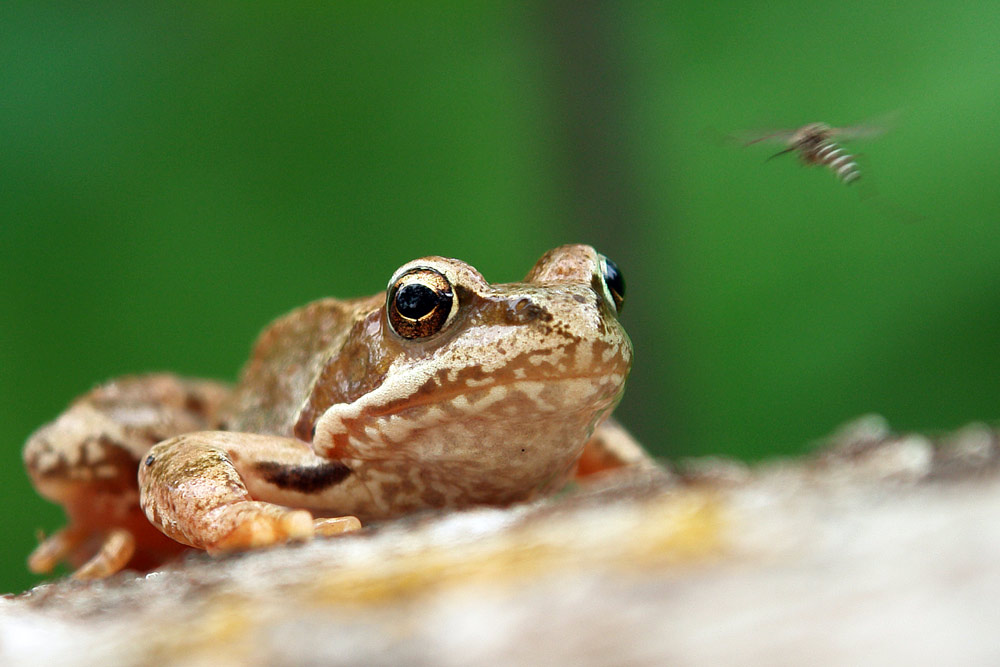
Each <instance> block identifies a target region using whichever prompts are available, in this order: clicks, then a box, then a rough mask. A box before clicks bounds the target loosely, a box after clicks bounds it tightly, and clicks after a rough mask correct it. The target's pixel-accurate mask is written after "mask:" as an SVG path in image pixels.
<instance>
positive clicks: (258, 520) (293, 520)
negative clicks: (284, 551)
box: [205, 501, 313, 554]
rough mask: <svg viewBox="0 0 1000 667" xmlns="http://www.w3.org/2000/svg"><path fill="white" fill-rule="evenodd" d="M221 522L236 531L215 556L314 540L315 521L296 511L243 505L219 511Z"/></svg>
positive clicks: (215, 548) (214, 549)
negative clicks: (231, 526)
mask: <svg viewBox="0 0 1000 667" xmlns="http://www.w3.org/2000/svg"><path fill="white" fill-rule="evenodd" d="M219 510H220V511H219V513H218V516H217V517H215V519H216V520H217V521H219V522H220V523H222V524H232V525H233V528H232V529H231V530H229V531H228V532H226V533H225V535H224V536H223V537H222V538H220V539H218V540H216V541H215V542H214V543H213V544H209V545H206V547H205V548H206V549H207V550H208V552H209V553H212V554H222V553H228V552H232V551H246V550H249V549H260V548H262V547H269V546H272V545H275V544H282V543H284V542H301V541H306V540H309V539H311V538H312V536H313V517H312V514H310V513H309V512H308V511H306V510H293V509H289V508H287V507H282V506H281V505H273V504H271V503H262V502H253V501H248V502H240V503H234V504H232V505H227V506H225V507H221V508H219Z"/></svg>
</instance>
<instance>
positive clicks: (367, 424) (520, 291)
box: [300, 245, 632, 507]
mask: <svg viewBox="0 0 1000 667" xmlns="http://www.w3.org/2000/svg"><path fill="white" fill-rule="evenodd" d="M624 292H625V289H624V280H623V278H622V275H621V273H620V272H619V270H618V267H617V266H615V264H614V263H613V262H611V261H610V260H609V259H607V258H606V257H604V256H603V255H601V254H599V253H597V252H596V251H595V250H594V249H593V248H591V247H589V246H584V245H567V246H562V247H560V248H556V249H554V250H551V251H549V252H548V253H546V254H545V255H544V256H543V257H542V258H541V259H540V260H539V261H538V263H537V264H535V266H534V268H533V269H532V270H531V271H530V272H529V273H528V275H527V277H526V278H525V280H524V282H520V283H510V284H498V285H491V284H489V283H488V282H486V280H484V279H483V277H482V275H480V274H479V272H478V271H476V270H475V269H474V268H472V267H471V266H469V265H468V264H465V263H464V262H460V261H458V260H454V259H445V258H442V257H425V258H423V259H418V260H415V261H412V262H409V263H407V264H404V265H403V266H401V267H400V268H399V269H398V270H397V271H396V272H395V273H394V274H393V276H392V278H391V279H390V280H389V285H388V290H387V292H386V297H385V302H384V306H382V307H380V308H378V309H377V310H376V311H373V312H371V313H369V314H368V315H367V316H366V317H364V318H362V319H359V321H358V322H357V323H356V324H355V325H354V331H352V334H351V335H350V336H348V338H347V342H346V343H345V346H344V348H343V349H342V350H341V351H340V353H339V354H336V355H334V356H333V357H332V358H331V359H330V360H329V362H328V363H327V366H326V367H325V369H324V370H323V372H322V373H321V374H320V377H319V382H318V383H317V392H314V396H313V397H312V399H310V400H313V401H314V402H315V400H318V401H319V404H318V405H316V406H315V407H316V408H317V409H315V410H314V411H313V414H315V415H316V417H315V419H314V421H313V423H314V426H315V428H314V435H313V446H314V448H315V449H316V451H317V452H318V453H319V454H321V455H324V456H326V457H328V458H332V459H337V460H340V461H343V462H345V463H347V465H348V466H350V467H352V469H354V470H355V471H356V472H358V473H359V474H360V475H361V476H362V477H365V478H366V479H368V480H369V482H370V485H371V484H375V485H377V486H379V487H380V488H379V489H378V490H376V491H375V495H376V497H385V496H387V494H395V495H393V496H392V503H394V506H396V507H399V506H401V505H405V504H406V500H407V499H406V497H405V496H406V495H407V494H410V495H413V496H414V498H416V497H417V496H418V495H419V501H417V500H415V501H414V505H415V506H427V505H428V504H430V505H432V506H433V505H438V506H454V505H464V504H472V503H480V502H486V503H501V502H509V501H513V500H518V499H521V498H525V497H530V496H531V495H532V494H533V493H535V492H537V491H541V490H545V489H547V488H548V487H551V486H552V485H555V484H559V483H562V482H563V481H564V480H565V478H566V475H567V474H568V473H569V472H570V471H571V469H572V467H573V465H574V463H575V462H576V460H577V458H578V457H579V455H580V452H581V450H582V447H583V444H584V442H585V441H586V440H587V438H588V437H589V436H590V435H591V433H592V432H593V430H594V428H595V426H596V425H597V424H598V423H599V422H600V421H602V420H603V419H604V418H605V417H607V415H608V414H609V413H610V412H611V410H612V409H613V408H614V406H615V405H616V404H617V402H618V400H619V398H620V397H621V394H622V391H623V390H624V386H625V378H626V376H627V375H628V371H629V368H630V366H631V364H632V345H631V343H630V341H629V339H628V336H627V335H626V334H625V331H624V329H622V326H621V324H619V322H618V313H619V311H620V310H621V307H622V302H623V297H624ZM323 404H325V405H323ZM307 408H308V406H307ZM306 412H308V409H307V411H306ZM304 414H305V413H304ZM300 424H301V422H300ZM366 471H367V472H366ZM400 494H402V496H403V497H401V496H400Z"/></svg>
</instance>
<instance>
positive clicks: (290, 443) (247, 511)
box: [139, 431, 361, 554]
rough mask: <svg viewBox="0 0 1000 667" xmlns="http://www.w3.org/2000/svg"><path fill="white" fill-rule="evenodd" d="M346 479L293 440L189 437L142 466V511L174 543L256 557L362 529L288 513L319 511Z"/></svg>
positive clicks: (159, 448) (170, 443) (350, 522)
mask: <svg viewBox="0 0 1000 667" xmlns="http://www.w3.org/2000/svg"><path fill="white" fill-rule="evenodd" d="M338 466H339V467H338ZM344 471H346V468H344V467H343V466H342V465H340V464H334V463H331V462H329V461H326V460H323V459H319V458H318V457H317V456H316V455H315V454H313V453H312V451H311V449H310V448H309V447H308V445H306V444H305V443H303V442H301V441H298V440H293V439H291V438H280V437H276V436H261V435H254V434H249V433H230V432H219V431H206V432H201V433H190V434H186V435H182V436H178V437H176V438H172V439H170V440H167V441H165V442H162V443H160V444H158V445H156V446H155V447H153V448H152V449H151V450H150V451H149V455H148V456H147V457H146V459H145V460H144V461H143V463H142V464H141V465H140V466H139V489H140V504H141V505H142V508H143V510H144V511H145V513H146V516H147V517H148V519H149V521H150V522H151V523H152V524H153V525H154V526H156V527H157V528H159V529H160V530H161V531H163V532H164V533H165V534H166V535H168V536H169V537H171V538H173V539H175V540H177V541H178V542H182V543H184V544H188V545H191V546H194V547H197V548H199V549H205V550H206V551H208V552H209V553H212V554H221V553H228V552H233V551H245V550H248V549H258V548H261V547H267V546H271V545H275V544H282V543H285V542H300V541H306V540H309V539H312V537H313V536H314V535H336V534H340V533H344V532H348V531H351V530H356V529H357V528H360V527H361V523H360V521H358V519H357V518H355V517H353V516H344V517H334V518H314V517H313V515H312V513H311V512H309V511H307V510H302V509H293V508H292V507H290V506H295V505H307V506H311V507H318V506H324V503H323V501H322V497H323V496H322V491H324V490H325V489H327V488H328V487H329V486H332V485H334V484H336V483H337V482H339V481H342V480H343V479H344V477H346V476H347V475H348V474H349V472H344ZM271 501H276V502H271ZM280 503H284V504H280Z"/></svg>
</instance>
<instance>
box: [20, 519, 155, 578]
mask: <svg viewBox="0 0 1000 667" xmlns="http://www.w3.org/2000/svg"><path fill="white" fill-rule="evenodd" d="M98 540H100V541H99V543H98ZM95 543H98V544H99V546H98V548H97V552H96V553H93V551H92V550H93V548H94V544H95ZM91 553H93V555H92V556H90V557H89V558H88V556H89V555H90V554H91ZM134 553H135V537H133V535H132V533H131V532H129V531H128V530H126V529H124V528H114V529H112V530H110V531H109V532H107V533H105V534H101V533H95V532H93V531H90V530H88V529H86V528H82V527H79V526H67V527H66V528H63V529H62V530H60V531H58V532H56V533H55V534H53V535H52V536H50V537H48V538H47V539H45V540H44V541H43V542H42V543H41V544H39V545H38V546H37V547H35V550H34V551H32V552H31V555H30V556H28V569H29V570H31V571H32V572H34V573H35V574H44V573H46V572H51V571H52V569H53V568H54V567H55V566H56V565H58V564H59V563H62V562H64V561H68V562H70V563H74V562H75V563H80V562H83V565H82V566H80V567H79V568H78V569H77V570H76V571H75V572H73V578H75V579H100V578H102V577H108V576H111V575H112V574H114V573H115V572H118V571H119V570H121V569H122V568H123V567H125V565H126V563H128V562H129V560H130V559H131V558H132V555H133V554H134Z"/></svg>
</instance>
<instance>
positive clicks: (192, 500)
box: [24, 245, 649, 578]
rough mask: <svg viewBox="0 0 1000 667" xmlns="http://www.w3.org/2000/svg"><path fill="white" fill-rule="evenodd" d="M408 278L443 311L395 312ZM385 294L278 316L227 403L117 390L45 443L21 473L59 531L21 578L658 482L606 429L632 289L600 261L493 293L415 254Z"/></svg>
mask: <svg viewBox="0 0 1000 667" xmlns="http://www.w3.org/2000/svg"><path fill="white" fill-rule="evenodd" d="M610 266H611V267H613V264H612V265H610ZM428 276H429V278H430V282H429V283H428V282H427V280H428ZM435 280H436V281H437V282H434V281H435ZM414 281H415V282H417V283H419V286H418V288H415V289H417V290H418V293H417V294H418V296H421V297H422V298H423V297H426V295H427V294H429V293H430V292H428V291H427V288H426V285H428V284H430V285H432V286H433V287H434V290H438V291H437V292H433V294H434V295H436V296H434V297H433V298H434V299H438V298H439V297H441V295H443V294H444V295H446V297H447V300H442V301H440V303H438V302H437V301H433V299H432V302H431V306H432V307H433V310H432V312H429V314H427V315H426V316H424V315H423V314H422V313H423V311H422V310H420V309H421V308H425V307H426V305H427V302H426V299H425V300H424V301H421V300H420V299H419V298H418V299H416V300H413V301H408V300H407V299H406V298H404V296H403V294H404V290H403V286H405V285H407V284H409V283H410V282H414ZM609 285H610V287H609ZM389 286H390V292H389V297H388V299H387V297H386V294H385V293H382V294H378V295H375V296H373V297H369V298H363V299H355V300H350V301H338V300H335V299H325V300H321V301H317V302H315V303H312V304H309V305H307V306H304V307H302V308H300V309H298V310H295V311H293V312H291V313H289V314H288V315H286V316H284V317H282V318H280V319H278V320H277V321H275V322H274V323H272V324H271V325H270V326H269V327H268V328H267V329H265V330H264V332H263V333H262V334H261V336H260V338H259V339H258V341H257V343H256V345H255V347H254V351H253V356H252V357H251V359H250V361H249V363H248V364H247V366H246V368H245V369H244V371H243V373H242V376H241V379H240V382H239V384H238V385H237V386H236V387H235V388H234V389H233V390H229V389H228V388H227V387H225V386H223V385H220V384H217V383H214V382H208V381H197V380H186V379H181V378H177V377H174V376H170V375H147V376H139V377H130V378H123V379H120V380H116V381H112V382H110V383H108V384H106V385H103V386H100V387H98V388H96V389H94V390H93V391H91V392H90V393H89V394H87V395H85V396H83V397H81V398H80V399H78V400H77V401H76V402H74V403H73V405H71V406H70V408H69V409H68V410H67V411H66V413H64V414H63V415H62V416H60V417H59V419H57V420H56V421H55V422H53V423H51V424H49V425H46V426H44V427H42V428H41V429H39V430H38V431H37V432H36V433H35V434H34V435H32V436H31V438H30V439H29V440H28V442H27V444H26V445H25V449H24V459H25V464H26V466H27V469H28V472H29V474H30V475H31V479H32V482H33V483H34V485H35V487H36V488H37V489H38V491H39V493H41V494H42V495H44V496H46V497H47V498H50V499H52V500H54V501H56V502H58V503H60V504H62V505H63V506H64V507H65V508H66V513H67V516H68V518H69V522H68V526H67V527H66V528H64V529H63V530H62V531H60V532H58V533H56V534H55V535H53V536H52V537H50V538H48V539H47V540H46V541H44V542H43V543H42V544H41V545H39V547H38V548H37V549H36V550H35V552H34V553H33V554H32V555H31V557H30V559H29V565H30V567H31V568H32V569H33V570H35V571H48V570H49V569H51V568H52V567H54V566H55V564H56V563H58V562H59V561H61V560H68V561H69V562H70V563H71V564H73V565H75V566H77V567H78V568H79V569H78V570H77V572H76V576H78V577H81V578H88V577H100V576H107V575H109V574H111V573H113V572H115V571H117V570H118V569H120V568H122V567H126V566H130V567H136V568H140V569H148V568H151V567H155V566H156V565H157V564H159V563H160V562H162V561H163V560H165V559H167V558H169V557H171V556H172V555H174V554H176V553H178V552H179V551H181V550H183V549H184V548H185V547H184V546H183V545H189V546H192V547H197V548H200V549H205V550H207V551H209V552H211V553H223V552H227V551H234V550H242V549H249V548H255V547H261V546H267V545H271V544H276V543H281V542H285V541H289V540H303V539H309V538H310V537H312V536H313V535H314V534H335V533H339V532H344V531H348V530H352V529H354V528H357V527H359V526H360V521H366V522H367V521H371V520H378V519H384V518H389V517H393V516H398V515H401V514H404V513H407V512H412V511H415V510H421V509H427V508H460V507H467V506H472V505H480V504H488V505H506V504H509V503H513V502H518V501H523V500H528V499H531V498H535V497H538V496H539V495H542V494H545V493H549V492H552V491H553V490H556V489H558V488H560V487H561V486H563V485H564V484H565V483H566V482H567V481H568V480H569V479H570V478H571V477H572V476H573V475H574V474H576V475H578V476H582V475H586V474H592V473H594V472H599V471H602V470H606V469H610V468H616V467H620V466H623V465H649V458H648V457H647V455H646V454H645V452H644V451H643V450H642V448H641V447H639V446H638V445H637V444H636V443H635V442H634V441H633V440H632V439H631V438H630V437H629V436H628V434H627V433H625V432H624V431H623V430H622V429H621V428H620V427H618V426H617V425H615V424H613V423H610V422H607V421H606V419H607V417H608V415H609V414H610V413H611V411H612V409H613V408H614V406H615V405H616V404H617V402H618V400H619V398H620V397H621V394H622V391H623V389H624V383H625V378H626V376H627V374H628V370H629V367H630V366H631V363H632V347H631V344H630V342H629V340H628V337H627V336H626V334H625V332H624V330H623V329H622V327H621V325H620V324H619V323H618V318H617V313H618V309H619V308H620V306H621V296H623V294H619V292H623V291H624V284H623V283H622V284H618V283H615V279H614V271H612V270H611V269H609V268H608V263H607V262H606V260H605V259H604V258H603V257H602V256H601V255H599V254H597V253H596V252H595V251H594V250H593V248H590V247H589V246H581V245H571V246H563V247H560V248H556V249H555V250H552V251H550V252H549V253H547V254H546V255H545V256H543V257H542V258H541V259H540V260H539V261H538V263H537V264H536V265H535V267H534V268H533V269H532V270H531V272H530V273H529V274H528V276H527V277H526V278H525V281H524V282H522V283H511V284H501V285H491V284H489V283H487V282H486V281H485V280H484V279H483V277H482V276H481V275H480V274H479V273H478V272H477V271H476V270H475V269H473V268H472V267H470V266H469V265H467V264H464V263H463V262H460V261H457V260H454V259H445V258H441V257H426V258H423V259H419V260H415V261H413V262H410V263H408V264H405V265H404V266H403V267H401V268H400V269H399V270H397V271H396V273H395V274H394V275H393V278H392V279H391V280H390V281H389ZM397 290H398V291H397ZM419 290H423V291H419ZM411 294H412V292H411ZM442 298H443V297H442ZM411 315H412V316H413V317H412V318H411V317H410V316H411ZM417 315H419V317H417ZM435 317H436V318H437V319H435ZM406 327H410V328H406ZM137 468H138V471H139V472H138V483H137V481H136V469H137ZM140 508H141V509H140ZM147 519H148V521H147ZM359 520H360V521H359ZM154 526H155V528H154ZM157 529H158V530H157Z"/></svg>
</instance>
